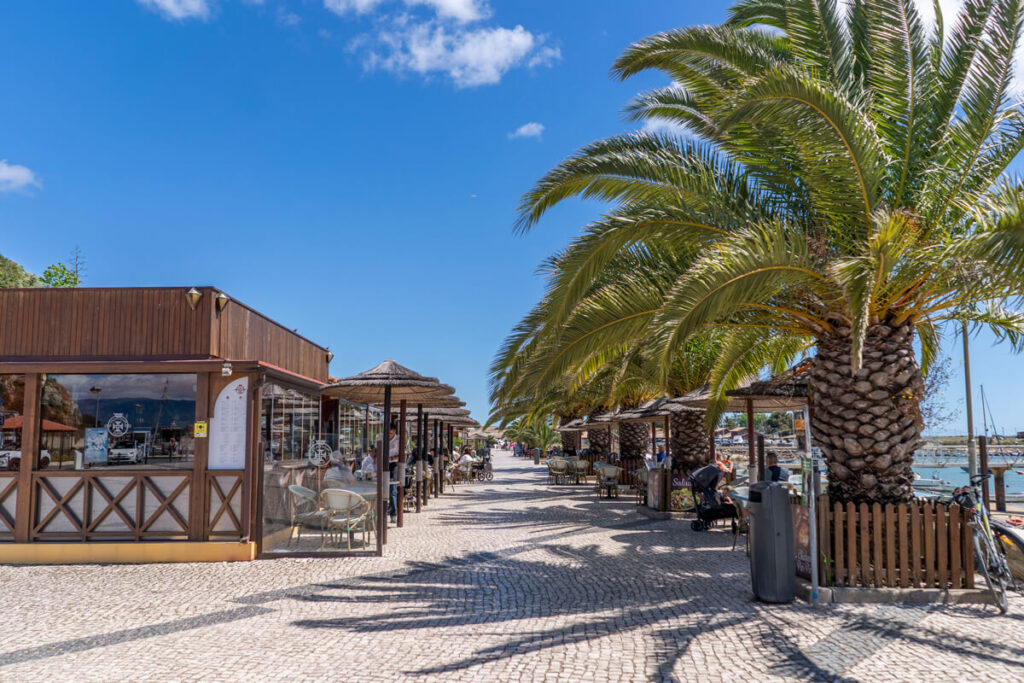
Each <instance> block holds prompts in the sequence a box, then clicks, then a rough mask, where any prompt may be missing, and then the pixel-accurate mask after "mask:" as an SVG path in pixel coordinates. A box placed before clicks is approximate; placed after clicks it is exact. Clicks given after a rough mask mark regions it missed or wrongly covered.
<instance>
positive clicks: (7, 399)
mask: <svg viewBox="0 0 1024 683" xmlns="http://www.w3.org/2000/svg"><path fill="white" fill-rule="evenodd" d="M24 412H25V376H24V375H0V470H10V471H13V472H16V471H18V469H19V468H20V467H21V422H22V414H23V413H24Z"/></svg>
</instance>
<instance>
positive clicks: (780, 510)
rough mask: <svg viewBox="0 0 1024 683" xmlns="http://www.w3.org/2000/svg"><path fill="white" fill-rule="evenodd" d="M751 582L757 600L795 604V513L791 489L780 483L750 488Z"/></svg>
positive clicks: (764, 483)
mask: <svg viewBox="0 0 1024 683" xmlns="http://www.w3.org/2000/svg"><path fill="white" fill-rule="evenodd" d="M749 503H750V580H751V583H752V584H753V587H754V597H756V598H757V599H758V600H764V601H765V602H792V601H793V598H794V597H795V596H796V559H795V557H794V550H795V549H794V545H793V511H792V510H791V509H790V507H789V489H788V488H786V487H785V486H783V485H781V484H779V483H769V482H763V481H761V482H758V483H756V484H754V485H752V486H751V487H750V500H749Z"/></svg>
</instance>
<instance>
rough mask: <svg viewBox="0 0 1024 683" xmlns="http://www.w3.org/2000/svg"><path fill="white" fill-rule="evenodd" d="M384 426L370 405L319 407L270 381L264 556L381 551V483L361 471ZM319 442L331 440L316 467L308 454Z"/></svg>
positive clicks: (264, 433) (265, 414) (265, 408)
mask: <svg viewBox="0 0 1024 683" xmlns="http://www.w3.org/2000/svg"><path fill="white" fill-rule="evenodd" d="M322 411H326V412H325V413H324V412H322ZM381 422H382V420H381V413H380V411H379V410H375V409H372V408H370V409H367V406H365V405H360V404H355V403H349V402H347V401H343V400H334V399H328V400H327V401H323V402H322V401H321V398H320V397H319V396H316V395H314V394H305V393H302V392H300V391H296V390H294V389H290V388H286V387H283V386H280V385H275V384H273V383H272V382H268V383H267V384H265V385H264V386H263V394H262V405H261V410H260V444H261V449H262V452H263V499H262V500H263V511H262V515H263V552H265V553H296V552H297V553H308V552H339V553H344V552H348V551H349V548H350V547H351V550H352V551H366V550H371V549H373V548H375V547H376V539H375V537H374V533H375V526H374V510H373V508H372V503H373V501H375V500H376V495H377V493H376V491H377V489H376V487H377V483H376V481H375V480H373V479H367V478H364V477H363V476H362V473H361V471H360V470H361V464H362V459H363V457H364V456H365V454H366V453H367V451H369V450H371V449H372V447H373V444H374V442H375V439H376V436H377V434H378V433H379V432H380V430H381ZM315 441H324V442H326V443H327V445H328V446H329V448H330V450H331V457H330V460H329V461H328V462H325V463H324V464H323V465H319V466H318V465H316V464H314V463H313V462H311V461H310V459H309V458H308V457H307V454H308V453H309V452H310V446H311V445H312V444H313V443H314V442H315ZM343 470H344V471H343ZM339 490H341V491H342V492H341V493H339ZM325 491H326V493H325ZM367 506H370V508H369V509H367Z"/></svg>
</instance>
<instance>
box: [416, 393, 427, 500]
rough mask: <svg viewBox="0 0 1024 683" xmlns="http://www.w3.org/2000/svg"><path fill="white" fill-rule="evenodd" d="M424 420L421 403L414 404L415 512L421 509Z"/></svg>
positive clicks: (424, 436)
mask: <svg viewBox="0 0 1024 683" xmlns="http://www.w3.org/2000/svg"><path fill="white" fill-rule="evenodd" d="M425 425H426V420H425V419H424V418H423V404H422V403H417V404H416V471H415V473H414V474H413V478H414V479H415V480H416V482H415V489H414V490H415V491H416V512H421V511H422V510H423V496H422V495H421V494H422V489H423V482H422V481H421V479H420V472H421V471H422V470H423V460H422V458H423V440H424V438H426V434H425V432H426V431H427V430H426V426H425Z"/></svg>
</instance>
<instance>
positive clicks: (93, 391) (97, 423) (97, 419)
mask: <svg viewBox="0 0 1024 683" xmlns="http://www.w3.org/2000/svg"><path fill="white" fill-rule="evenodd" d="M101 391H103V389H100V388H99V387H90V389H89V393H90V394H93V395H94V396H96V415H95V416H93V425H92V426H93V427H99V426H100V392H101Z"/></svg>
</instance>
